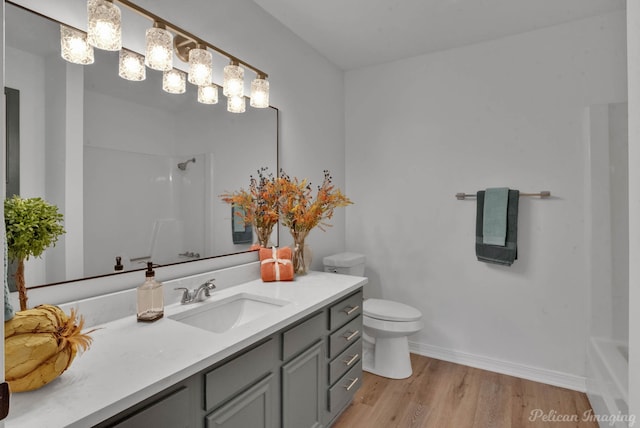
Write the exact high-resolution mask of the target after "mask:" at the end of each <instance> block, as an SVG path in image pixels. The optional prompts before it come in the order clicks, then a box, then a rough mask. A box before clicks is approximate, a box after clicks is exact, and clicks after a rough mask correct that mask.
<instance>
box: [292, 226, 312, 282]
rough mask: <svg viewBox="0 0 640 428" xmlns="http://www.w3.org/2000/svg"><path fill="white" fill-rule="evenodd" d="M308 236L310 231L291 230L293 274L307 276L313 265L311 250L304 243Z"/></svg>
mask: <svg viewBox="0 0 640 428" xmlns="http://www.w3.org/2000/svg"><path fill="white" fill-rule="evenodd" d="M308 234H309V231H308V230H303V231H296V230H291V236H293V252H292V259H293V273H294V274H296V275H304V274H306V273H307V271H308V270H309V266H310V265H311V249H310V248H309V247H308V246H307V245H306V244H305V243H304V240H305V238H306V237H307V235H308Z"/></svg>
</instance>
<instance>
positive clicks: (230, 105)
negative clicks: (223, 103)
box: [227, 96, 247, 113]
mask: <svg viewBox="0 0 640 428" xmlns="http://www.w3.org/2000/svg"><path fill="white" fill-rule="evenodd" d="M246 105H247V104H246V100H245V98H244V97H238V96H233V97H228V98H227V111H228V112H231V113H244V112H245V109H246Z"/></svg>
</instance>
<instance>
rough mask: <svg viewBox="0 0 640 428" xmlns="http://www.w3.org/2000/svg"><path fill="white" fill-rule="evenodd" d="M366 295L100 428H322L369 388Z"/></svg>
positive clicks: (305, 321)
mask: <svg viewBox="0 0 640 428" xmlns="http://www.w3.org/2000/svg"><path fill="white" fill-rule="evenodd" d="M361 308H362V291H358V292H356V293H354V294H351V295H349V296H347V297H345V298H342V299H340V300H338V301H337V302H333V303H331V304H329V305H328V306H326V307H325V308H323V309H320V310H319V311H317V312H315V313H313V314H311V315H309V316H308V317H306V318H305V319H303V320H301V321H298V322H296V323H295V324H293V325H290V326H288V327H285V328H284V329H282V330H281V331H279V332H277V333H274V334H273V335H271V336H269V337H267V338H265V339H262V340H260V341H259V342H257V343H255V344H253V345H251V346H249V347H247V348H245V349H244V350H242V351H240V352H238V353H236V354H235V355H233V356H231V357H229V358H227V359H226V360H223V361H221V362H219V363H217V364H215V365H213V366H211V367H209V368H207V369H205V370H203V371H201V372H200V373H198V374H195V375H193V376H191V377H190V378H188V379H186V380H184V381H183V382H180V383H178V384H176V385H174V386H172V387H171V388H168V389H166V390H165V391H163V392H161V393H159V394H157V395H155V396H153V397H151V398H148V399H147V400H144V401H143V402H141V403H139V404H137V405H135V406H133V407H131V408H130V409H128V410H126V411H124V412H122V413H121V414H119V415H116V416H114V417H112V418H111V419H109V420H107V421H105V422H103V423H101V424H99V425H97V427H118V428H134V427H135V428H137V427H147V426H150V427H151V426H153V427H154V428H165V427H166V428H248V427H250V428H321V427H328V426H330V425H331V424H332V423H333V422H334V421H335V419H336V418H337V416H338V415H339V414H340V413H342V411H344V409H345V408H346V407H347V406H348V405H349V403H350V402H351V400H352V399H353V395H354V394H355V391H357V389H358V388H359V387H360V385H361V383H362V361H361V359H362V358H361V356H362V340H361V336H362V309H361Z"/></svg>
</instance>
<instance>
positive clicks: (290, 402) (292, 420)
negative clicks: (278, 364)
mask: <svg viewBox="0 0 640 428" xmlns="http://www.w3.org/2000/svg"><path fill="white" fill-rule="evenodd" d="M323 344H324V342H323V341H320V342H318V343H316V344H315V345H314V346H312V347H311V348H309V349H308V350H306V351H305V352H303V353H302V354H300V355H299V356H298V357H296V358H294V359H293V360H291V361H289V362H288V363H286V364H284V365H283V366H282V427H283V428H317V427H321V426H322V424H321V420H322V412H323V409H324V402H325V401H324V400H325V394H324V393H323V391H324V387H325V382H323V379H324V377H323V376H322V373H323V368H322V367H323V365H324V359H323V355H324V353H323V349H324V348H323Z"/></svg>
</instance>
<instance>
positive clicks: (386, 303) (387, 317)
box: [362, 299, 422, 321]
mask: <svg viewBox="0 0 640 428" xmlns="http://www.w3.org/2000/svg"><path fill="white" fill-rule="evenodd" d="M362 307H363V310H364V315H366V316H368V317H371V318H376V319H379V320H384V321H417V320H419V319H420V318H422V313H421V312H420V311H419V310H417V309H416V308H414V307H412V306H409V305H405V304H403V303H398V302H393V301H391V300H383V299H367V300H365V301H364V303H363V305H362Z"/></svg>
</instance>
